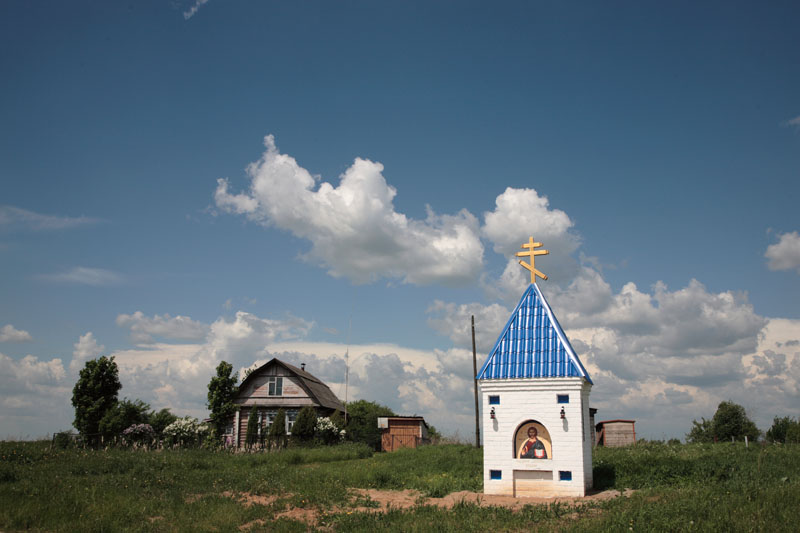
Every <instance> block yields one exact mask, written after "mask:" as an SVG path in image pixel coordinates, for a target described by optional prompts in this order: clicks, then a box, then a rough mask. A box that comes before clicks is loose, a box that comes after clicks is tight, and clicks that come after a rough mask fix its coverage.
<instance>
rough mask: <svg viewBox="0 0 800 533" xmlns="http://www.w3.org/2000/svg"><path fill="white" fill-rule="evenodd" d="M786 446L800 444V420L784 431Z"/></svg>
mask: <svg viewBox="0 0 800 533" xmlns="http://www.w3.org/2000/svg"><path fill="white" fill-rule="evenodd" d="M786 444H800V420H796V421H795V422H794V424H792V425H791V426H789V429H787V430H786Z"/></svg>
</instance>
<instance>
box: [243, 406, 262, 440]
mask: <svg viewBox="0 0 800 533" xmlns="http://www.w3.org/2000/svg"><path fill="white" fill-rule="evenodd" d="M258 437H259V435H258V409H257V408H255V407H253V408H251V409H250V416H249V417H248V418H247V433H245V437H244V442H245V445H246V446H247V447H248V448H252V447H253V446H255V444H256V443H258Z"/></svg>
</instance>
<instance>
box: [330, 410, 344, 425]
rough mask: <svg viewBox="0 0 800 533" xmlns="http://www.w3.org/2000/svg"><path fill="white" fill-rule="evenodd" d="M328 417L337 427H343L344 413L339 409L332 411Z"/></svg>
mask: <svg viewBox="0 0 800 533" xmlns="http://www.w3.org/2000/svg"><path fill="white" fill-rule="evenodd" d="M330 418H331V422H333V423H334V425H336V427H337V428H339V429H344V426H345V425H346V423H345V421H344V414H343V413H342V412H341V411H334V413H333V414H332V415H331V417H330Z"/></svg>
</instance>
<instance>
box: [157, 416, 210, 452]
mask: <svg viewBox="0 0 800 533" xmlns="http://www.w3.org/2000/svg"><path fill="white" fill-rule="evenodd" d="M208 431H209V427H208V426H207V425H206V424H200V423H199V422H198V421H197V419H196V418H192V417H191V416H187V417H184V418H179V419H177V420H176V421H175V422H173V423H172V424H170V425H168V426H167V427H166V428H164V444H166V445H167V446H181V447H186V446H199V445H200V443H201V442H202V441H203V438H204V437H205V436H206V434H207V433H208Z"/></svg>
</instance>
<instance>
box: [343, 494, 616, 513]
mask: <svg viewBox="0 0 800 533" xmlns="http://www.w3.org/2000/svg"><path fill="white" fill-rule="evenodd" d="M352 490H353V492H354V493H356V494H358V495H359V496H361V497H362V498H369V499H370V500H372V501H373V502H377V503H378V504H379V507H377V508H372V509H373V510H377V509H380V510H382V511H384V512H385V511H386V510H387V509H389V508H393V509H407V508H409V507H413V506H415V505H418V504H423V505H435V506H437V507H444V508H446V509H450V508H451V507H453V506H454V505H456V504H459V503H462V502H464V503H473V504H475V505H478V506H479V507H492V506H495V507H507V508H509V509H520V508H522V507H524V506H526V505H542V504H548V503H556V502H560V503H568V504H578V503H582V502H592V501H605V500H611V499H614V498H617V497H619V496H629V495H630V493H631V492H632V491H625V493H621V492H619V491H617V490H606V491H603V492H595V493H592V494H590V495H588V496H585V497H583V498H515V497H513V496H498V495H496V494H483V493H482V492H470V491H467V490H464V491H461V492H453V493H451V494H448V495H447V496H445V497H443V498H426V497H424V496H423V495H422V493H420V492H418V491H415V490H377V489H352ZM357 509H359V510H361V509H362V508H360V507H359V508H357ZM363 509H370V508H363Z"/></svg>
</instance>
